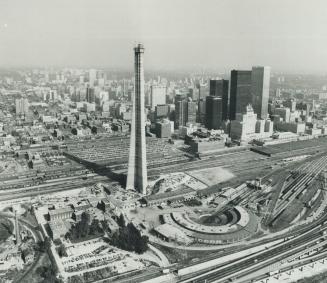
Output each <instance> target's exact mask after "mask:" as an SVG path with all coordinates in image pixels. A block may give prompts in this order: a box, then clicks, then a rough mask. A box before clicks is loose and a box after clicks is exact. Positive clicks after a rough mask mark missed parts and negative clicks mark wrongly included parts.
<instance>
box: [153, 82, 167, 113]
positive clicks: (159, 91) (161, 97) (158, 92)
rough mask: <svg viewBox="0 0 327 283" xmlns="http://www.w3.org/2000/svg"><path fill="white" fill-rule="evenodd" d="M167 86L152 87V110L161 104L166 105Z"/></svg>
mask: <svg viewBox="0 0 327 283" xmlns="http://www.w3.org/2000/svg"><path fill="white" fill-rule="evenodd" d="M166 92H167V88H166V86H162V85H152V86H151V94H150V105H151V110H154V109H155V107H156V106H157V105H159V104H166Z"/></svg>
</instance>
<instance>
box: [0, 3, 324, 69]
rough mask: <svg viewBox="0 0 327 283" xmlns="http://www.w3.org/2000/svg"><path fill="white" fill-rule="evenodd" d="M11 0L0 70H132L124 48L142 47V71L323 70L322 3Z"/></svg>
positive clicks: (6, 6) (2, 25)
mask: <svg viewBox="0 0 327 283" xmlns="http://www.w3.org/2000/svg"><path fill="white" fill-rule="evenodd" d="M15 2H16V1H2V3H1V4H0V18H1V19H2V20H1V22H0V51H1V52H0V61H1V62H2V67H18V66H67V65H69V66H96V67H109V68H122V69H131V65H130V64H129V62H130V61H131V60H132V57H131V55H130V54H128V52H126V50H130V47H132V46H133V45H134V43H135V42H139V41H141V42H143V43H144V44H145V45H146V46H148V49H149V52H148V54H147V57H146V60H147V62H148V65H149V66H148V69H149V70H150V69H167V70H169V69H176V70H179V69H217V70H221V71H223V70H227V69H230V68H235V69H247V68H249V67H250V66H252V65H263V66H272V67H273V68H274V70H276V71H286V72H292V71H293V72H294V71H299V72H325V69H324V68H325V64H324V62H326V61H327V52H326V50H327V49H326V48H324V46H326V44H327V33H326V31H325V29H324V26H326V19H325V17H324V15H323V11H324V7H325V6H326V5H327V3H324V2H323V1H317V2H316V4H315V5H309V3H307V2H306V1H293V0H292V1H291V0H288V1H265V3H264V4H263V3H260V1H254V0H253V1H252V0H251V1H219V2H218V1H215V2H214V1H208V2H207V3H206V5H202V2H200V1H195V0H194V1H179V2H178V3H176V4H175V2H174V4H173V2H172V1H165V2H163V1H146V0H143V1H137V3H136V2H133V1H127V0H126V1H119V3H118V2H117V1H95V2H94V1H92V2H91V1H82V2H81V3H80V5H74V4H71V3H69V2H68V3H67V2H66V1H65V2H63V1H55V2H51V1H39V0H32V1H29V2H28V3H20V5H21V9H19V10H18V9H16V7H17V5H16V3H15ZM295 5H296V6H295ZM295 7H296V9H295ZM135 11H137V12H135ZM158 11H160V13H158ZM185 11H187V15H188V17H182V16H183V15H184V13H185ZM230 15H233V16H230ZM122 46H125V48H121V47H122ZM203 50H206V52H203ZM190 58H192V60H190ZM213 58H214V59H213Z"/></svg>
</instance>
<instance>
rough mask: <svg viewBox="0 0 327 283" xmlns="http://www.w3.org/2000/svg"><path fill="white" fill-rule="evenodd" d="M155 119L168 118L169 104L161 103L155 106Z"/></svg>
mask: <svg viewBox="0 0 327 283" xmlns="http://www.w3.org/2000/svg"><path fill="white" fill-rule="evenodd" d="M154 113H155V119H161V118H167V117H168V116H169V114H170V106H169V104H160V105H157V106H156V107H155V110H154Z"/></svg>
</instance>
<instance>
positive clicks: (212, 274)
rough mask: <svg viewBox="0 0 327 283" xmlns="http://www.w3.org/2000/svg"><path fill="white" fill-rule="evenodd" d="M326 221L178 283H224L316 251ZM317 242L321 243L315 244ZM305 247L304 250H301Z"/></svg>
mask: <svg viewBox="0 0 327 283" xmlns="http://www.w3.org/2000/svg"><path fill="white" fill-rule="evenodd" d="M326 219H327V216H324V217H323V218H322V219H321V220H320V224H321V226H316V227H315V228H312V229H311V230H308V231H307V232H305V233H298V234H297V235H296V237H294V238H292V239H290V240H288V241H286V242H283V243H281V244H278V245H276V246H273V247H272V248H269V249H267V250H265V251H263V252H259V253H258V254H255V255H251V256H249V257H245V258H242V259H239V260H237V261H235V262H232V263H226V264H225V265H223V266H219V267H217V268H213V269H212V270H210V271H206V272H204V273H203V274H201V272H199V273H200V274H193V275H189V278H186V279H185V277H184V278H179V280H178V282H182V283H186V282H192V283H200V282H203V283H204V282H206V283H209V282H225V281H227V280H230V279H233V280H235V279H237V278H240V277H242V276H245V275H248V274H251V273H252V272H255V271H258V270H260V269H263V268H264V267H266V266H269V265H273V264H275V263H276V262H277V263H278V262H280V261H282V260H286V259H289V258H290V257H294V256H295V257H297V256H299V254H300V253H305V252H307V250H314V249H318V248H319V247H321V246H323V245H326V239H325V235H323V231H327V225H326V224H322V223H323V222H325V221H326ZM317 241H321V242H320V243H317ZM303 247H305V249H304V248H303Z"/></svg>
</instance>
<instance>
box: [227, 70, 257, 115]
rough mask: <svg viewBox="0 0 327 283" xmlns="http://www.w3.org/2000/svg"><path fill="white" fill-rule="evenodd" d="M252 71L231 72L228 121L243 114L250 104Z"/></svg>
mask: <svg viewBox="0 0 327 283" xmlns="http://www.w3.org/2000/svg"><path fill="white" fill-rule="evenodd" d="M251 74H252V71H240V70H232V72H231V78H230V102H229V119H230V120H235V118H236V114H237V113H239V114H241V113H243V112H244V111H245V110H246V107H247V105H248V104H251V103H252V95H251V79H252V77H251Z"/></svg>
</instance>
